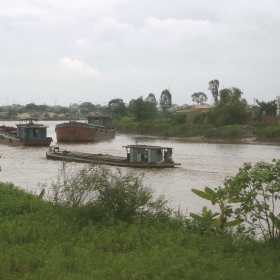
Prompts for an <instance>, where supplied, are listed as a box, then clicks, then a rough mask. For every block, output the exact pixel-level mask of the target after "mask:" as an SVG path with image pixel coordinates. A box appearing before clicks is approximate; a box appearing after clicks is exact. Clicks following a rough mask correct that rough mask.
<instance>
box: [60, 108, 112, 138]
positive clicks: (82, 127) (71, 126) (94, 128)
mask: <svg viewBox="0 0 280 280" xmlns="http://www.w3.org/2000/svg"><path fill="white" fill-rule="evenodd" d="M55 132H56V139H57V142H95V141H101V140H108V139H111V138H114V137H115V134H116V130H115V129H114V128H112V118H111V117H110V116H106V115H102V114H99V113H91V114H89V115H87V122H86V123H83V122H78V121H74V120H70V121H69V122H66V123H61V124H58V125H56V126H55Z"/></svg>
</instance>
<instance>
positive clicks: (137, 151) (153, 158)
mask: <svg viewBox="0 0 280 280" xmlns="http://www.w3.org/2000/svg"><path fill="white" fill-rule="evenodd" d="M123 148H126V154H127V161H128V162H134V163H135V162H139V163H141V162H148V163H168V162H173V160H172V149H173V148H170V147H161V146H149V145H128V146H123Z"/></svg>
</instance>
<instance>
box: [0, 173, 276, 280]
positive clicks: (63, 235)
mask: <svg viewBox="0 0 280 280" xmlns="http://www.w3.org/2000/svg"><path fill="white" fill-rule="evenodd" d="M80 171H81V170H80ZM80 171H79V172H78V173H77V174H76V177H75V175H73V176H74V177H73V176H72V178H71V180H72V179H75V178H80V179H81V177H79V176H81V172H80ZM96 174H97V173H93V174H89V175H90V176H89V177H87V178H88V181H87V182H86V181H85V180H84V181H83V180H81V181H80V182H81V184H77V185H76V186H74V189H76V191H78V192H80V193H81V192H82V191H83V190H85V191H86V192H87V191H89V190H92V189H91V187H94V188H95V190H98V189H99V190H100V188H101V192H100V191H98V194H97V195H96V196H92V197H91V198H90V199H85V200H83V201H80V203H78V204H73V196H72V195H75V193H72V195H71V194H70V193H69V191H70V190H69V188H68V185H67V184H64V183H59V185H57V184H58V183H57V182H55V183H54V184H56V185H55V186H53V187H54V188H56V190H57V192H56V194H53V196H52V197H51V198H52V199H47V201H46V200H43V199H42V198H40V197H38V196H36V195H33V194H31V193H27V192H25V191H23V190H20V189H19V188H17V187H15V186H14V185H12V184H5V183H0V279H278V278H279V276H280V268H279V260H280V250H279V249H280V247H279V244H278V243H274V244H270V243H269V242H267V241H256V240H253V239H251V238H250V237H248V236H246V235H244V234H236V233H231V232H228V233H224V234H223V235H219V236H216V235H214V234H211V231H203V230H202V229H197V228H196V227H195V225H194V224H192V223H190V221H189V220H188V219H186V217H184V216H182V215H181V214H180V213H177V214H175V213H172V211H171V210H170V209H168V208H165V206H164V205H165V204H164V200H163V201H162V200H158V202H160V201H161V202H162V203H157V204H153V201H155V200H153V201H152V200H149V199H148V200H147V199H145V201H146V202H145V204H144V205H145V206H144V209H143V208H142V206H139V207H137V208H136V209H137V211H136V212H135V211H132V212H131V210H128V212H127V211H126V213H130V219H126V218H125V219H124V218H123V216H122V215H121V216H116V215H115V213H116V212H114V211H116V210H117V209H115V208H114V203H113V201H115V202H116V203H117V205H118V204H119V203H120V202H121V203H122V204H127V205H130V203H129V202H126V201H127V199H126V198H129V197H134V198H136V201H135V203H136V204H137V203H138V205H139V201H138V200H139V199H142V196H141V195H140V196H139V193H138V192H136V193H135V192H132V193H131V192H130V191H129V188H130V187H128V185H130V186H131V184H132V185H135V175H134V176H133V178H134V179H133V178H132V177H125V176H120V175H118V172H117V173H112V174H111V173H107V175H106V176H107V177H108V178H109V179H106V178H101V179H102V180H101V181H102V182H103V181H104V186H103V187H102V184H103V183H102V184H101V185H100V184H97V185H96V184H95V183H96V181H94V179H97V178H96V177H95V175H96ZM98 174H99V175H100V173H98ZM84 175H85V174H84ZM84 175H83V176H84ZM103 175H104V174H103ZM114 176H117V180H116V178H115V177H114ZM136 177H137V176H136ZM68 178H70V177H68ZM110 178H111V179H112V180H110ZM101 181H99V183H100V182H101ZM110 182H115V183H117V184H115V183H114V184H113V185H112V186H110V184H108V183H110ZM128 183H129V184H128ZM85 186H87V188H85ZM98 186H99V187H98ZM115 186H118V187H120V188H121V189H122V190H120V192H119V193H118V192H117V190H118V189H117V188H115ZM125 186H127V187H125ZM141 186H142V185H141V182H140V181H138V182H137V185H136V189H138V190H141ZM138 187H139V188H138ZM126 190H127V192H126ZM142 190H143V191H144V193H146V194H151V191H150V190H149V189H142ZM104 191H105V193H107V192H109V193H110V195H109V196H108V195H104V194H105V193H104ZM111 191H112V192H111ZM65 192H66V193H65ZM69 194H70V195H69ZM100 194H102V195H101V197H99V195H100ZM54 198H57V199H54ZM150 198H151V197H150ZM112 199H113V201H112ZM109 200H111V201H112V203H111V205H109V206H110V207H111V208H113V210H112V209H111V210H110V211H108V209H107V206H108V205H107V206H106V205H105V204H104V208H102V207H101V206H100V203H101V201H103V202H104V203H105V202H106V201H109ZM95 203H96V205H95V206H98V207H90V206H93V205H94V204H95ZM149 203H151V205H150V207H146V206H148V205H149ZM142 205H143V204H142ZM86 206H89V208H87V207H86ZM97 209H98V211H99V212H98V213H99V215H100V213H103V215H104V217H106V218H104V219H96V218H94V217H95V215H90V213H92V212H95V211H97ZM143 210H144V211H143ZM112 211H113V212H112Z"/></svg>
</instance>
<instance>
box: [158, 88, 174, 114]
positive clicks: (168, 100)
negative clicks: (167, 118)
mask: <svg viewBox="0 0 280 280" xmlns="http://www.w3.org/2000/svg"><path fill="white" fill-rule="evenodd" d="M159 105H160V107H161V109H162V111H164V112H165V111H166V110H167V109H169V108H170V107H171V105H172V95H171V93H170V92H169V90H167V89H165V90H163V91H162V93H161V95H160V100H159Z"/></svg>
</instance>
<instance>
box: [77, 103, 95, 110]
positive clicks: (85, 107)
mask: <svg viewBox="0 0 280 280" xmlns="http://www.w3.org/2000/svg"><path fill="white" fill-rule="evenodd" d="M79 107H80V108H81V111H82V110H84V111H87V112H88V113H89V112H93V111H94V109H95V106H94V104H92V103H91V102H83V103H82V104H81V105H80V106H79Z"/></svg>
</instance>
